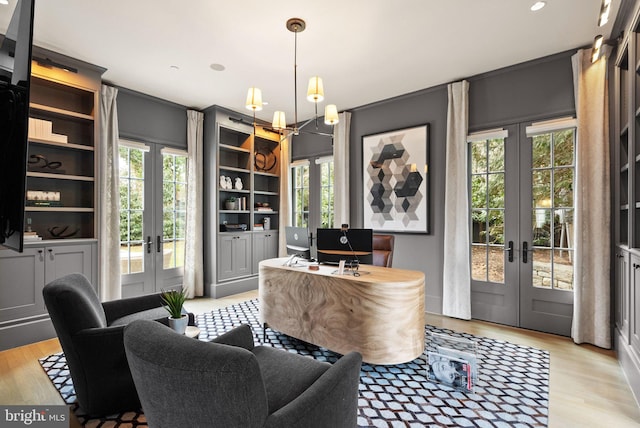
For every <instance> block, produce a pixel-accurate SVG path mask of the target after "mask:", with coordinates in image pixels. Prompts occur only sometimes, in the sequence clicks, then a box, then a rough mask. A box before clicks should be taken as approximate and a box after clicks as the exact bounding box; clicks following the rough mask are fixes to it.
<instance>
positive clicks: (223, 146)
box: [219, 144, 251, 154]
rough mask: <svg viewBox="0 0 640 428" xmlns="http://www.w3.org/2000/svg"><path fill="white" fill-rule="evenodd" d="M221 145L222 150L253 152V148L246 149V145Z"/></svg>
mask: <svg viewBox="0 0 640 428" xmlns="http://www.w3.org/2000/svg"><path fill="white" fill-rule="evenodd" d="M219 146H220V150H226V151H229V152H240V153H247V154H251V150H249V149H245V148H244V147H236V146H230V145H228V144H220V145H219Z"/></svg>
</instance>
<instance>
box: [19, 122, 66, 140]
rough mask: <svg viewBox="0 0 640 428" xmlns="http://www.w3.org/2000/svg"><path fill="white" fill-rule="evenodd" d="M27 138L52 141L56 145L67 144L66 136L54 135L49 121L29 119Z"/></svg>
mask: <svg viewBox="0 0 640 428" xmlns="http://www.w3.org/2000/svg"><path fill="white" fill-rule="evenodd" d="M29 138H38V139H41V140H47V141H53V142H56V143H67V141H68V139H67V136H66V135H61V134H54V133H53V124H52V122H51V121H48V120H42V119H35V118H33V117H30V118H29Z"/></svg>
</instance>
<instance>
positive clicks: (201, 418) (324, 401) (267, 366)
mask: <svg viewBox="0 0 640 428" xmlns="http://www.w3.org/2000/svg"><path fill="white" fill-rule="evenodd" d="M212 342H214V343H207V342H202V341H199V340H197V339H191V338H188V337H185V336H180V335H178V334H176V333H175V332H173V331H172V330H170V329H169V328H167V327H165V326H163V325H160V324H158V323H152V322H148V321H134V322H133V323H131V324H129V325H128V326H127V327H126V328H125V331H124V346H125V350H126V353H127V359H128V361H129V366H130V368H131V373H132V375H133V380H134V381H135V384H136V387H137V389H138V393H139V395H140V401H141V403H142V410H143V411H144V413H145V416H146V419H147V422H148V424H149V427H151V428H163V427H166V428H173V427H177V426H187V425H188V426H190V427H194V428H198V427H225V428H229V427H241V428H251V427H279V428H286V427H305V428H315V427H317V428H321V427H322V428H325V427H332V428H341V427H345V428H346V427H355V426H356V422H357V410H358V385H359V382H360V365H361V363H362V356H361V355H360V354H359V353H357V352H352V353H350V354H347V355H345V356H343V357H342V358H340V359H339V360H338V361H337V362H336V363H334V364H333V365H332V364H329V363H325V362H320V361H317V360H314V359H313V358H310V357H304V356H301V355H297V354H294V353H291V352H286V351H284V350H282V349H275V348H272V347H268V346H254V343H253V335H252V332H251V328H250V327H249V326H247V325H242V326H240V327H237V328H235V329H233V330H231V331H229V332H227V333H225V334H224V335H222V336H219V337H218V338H216V339H214V340H213V341H212Z"/></svg>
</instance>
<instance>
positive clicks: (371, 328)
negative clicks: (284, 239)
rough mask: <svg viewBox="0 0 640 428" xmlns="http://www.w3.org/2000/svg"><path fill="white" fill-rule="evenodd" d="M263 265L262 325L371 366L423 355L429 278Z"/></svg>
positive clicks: (379, 270) (364, 269)
mask: <svg viewBox="0 0 640 428" xmlns="http://www.w3.org/2000/svg"><path fill="white" fill-rule="evenodd" d="M286 260H287V259H286V258H283V259H270V260H263V261H262V262H260V276H259V283H260V285H259V304H260V321H261V322H262V323H263V324H266V325H268V326H269V327H270V328H272V329H274V330H278V331H280V332H282V333H285V334H287V335H289V336H292V337H295V338H297V339H300V340H304V341H305V342H309V343H312V344H314V345H318V346H322V347H324V348H327V349H329V350H331V351H334V352H337V353H340V354H343V355H344V354H346V353H348V352H351V351H358V352H360V353H361V354H362V358H363V360H364V361H365V362H367V363H371V364H399V363H405V362H408V361H412V360H414V359H415V358H417V357H419V356H420V355H421V354H422V352H423V351H424V334H425V333H424V273H422V272H418V271H411V270H404V269H394V268H384V267H378V266H370V265H361V266H360V272H361V275H360V276H357V277H356V276H353V275H352V274H343V275H337V274H336V271H337V267H335V266H320V269H319V270H317V271H312V270H309V269H308V267H307V266H300V267H288V266H283V263H285V262H286Z"/></svg>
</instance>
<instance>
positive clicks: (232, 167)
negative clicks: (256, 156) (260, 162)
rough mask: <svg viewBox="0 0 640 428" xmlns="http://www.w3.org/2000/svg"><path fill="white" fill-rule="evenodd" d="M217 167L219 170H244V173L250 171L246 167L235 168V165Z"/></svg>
mask: <svg viewBox="0 0 640 428" xmlns="http://www.w3.org/2000/svg"><path fill="white" fill-rule="evenodd" d="M219 168H220V170H225V171H234V172H244V173H247V174H250V173H251V171H249V170H248V169H245V168H237V167H235V166H226V165H220V167H219Z"/></svg>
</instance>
